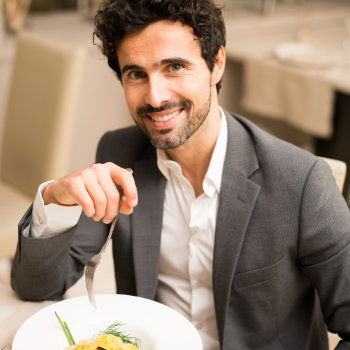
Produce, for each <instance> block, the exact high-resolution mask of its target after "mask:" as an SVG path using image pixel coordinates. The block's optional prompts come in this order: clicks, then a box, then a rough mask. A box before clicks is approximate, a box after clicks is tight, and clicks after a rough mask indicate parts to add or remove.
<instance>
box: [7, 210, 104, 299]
mask: <svg viewBox="0 0 350 350" xmlns="http://www.w3.org/2000/svg"><path fill="white" fill-rule="evenodd" d="M31 212H32V207H30V208H29V209H28V211H27V212H26V213H25V215H24V216H23V218H22V219H21V221H20V223H19V225H18V245H17V250H16V254H15V257H14V260H13V264H12V270H11V284H12V288H13V289H14V290H15V291H16V293H17V294H18V296H19V297H20V298H22V299H24V300H32V301H39V300H55V299H60V298H62V296H63V294H64V293H65V291H66V290H67V289H68V288H69V287H70V286H71V285H73V284H74V283H75V282H76V281H77V280H78V279H79V278H80V277H81V276H82V274H83V272H84V267H85V265H86V264H87V262H88V261H89V259H90V258H91V257H92V256H93V255H94V254H96V253H97V252H98V251H99V250H100V248H101V247H102V245H103V243H104V241H105V239H106V235H107V232H108V225H105V224H103V223H102V222H95V221H94V220H92V219H90V218H87V217H86V216H85V215H84V214H82V215H81V217H80V220H79V222H78V225H77V226H75V227H73V228H72V229H70V230H68V231H66V232H63V233H61V234H59V235H57V236H54V237H50V238H39V239H36V238H32V237H24V236H23V234H22V232H23V229H24V227H26V226H27V225H28V224H29V223H30V218H31Z"/></svg>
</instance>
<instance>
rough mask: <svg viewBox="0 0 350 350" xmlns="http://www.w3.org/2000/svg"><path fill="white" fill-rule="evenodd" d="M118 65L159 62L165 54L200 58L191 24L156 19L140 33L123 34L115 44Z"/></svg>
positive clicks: (165, 56) (166, 55)
mask: <svg viewBox="0 0 350 350" xmlns="http://www.w3.org/2000/svg"><path fill="white" fill-rule="evenodd" d="M117 54H118V60H119V63H120V65H121V66H122V65H123V64H126V63H130V61H137V62H135V63H137V64H142V62H143V61H146V62H148V61H149V60H151V61H155V62H156V61H159V60H162V59H165V58H169V57H173V56H174V57H179V56H181V57H183V56H185V57H187V58H188V57H192V59H195V58H198V59H200V58H201V50H200V46H199V42H198V40H197V39H196V37H195V35H194V34H193V30H192V28H191V27H189V26H186V25H183V24H182V23H180V22H169V21H159V22H155V23H152V24H150V25H149V26H147V27H146V28H145V29H143V30H142V31H141V32H137V33H131V34H127V35H126V36H125V37H124V38H123V39H122V41H121V42H120V44H119V47H118V51H117Z"/></svg>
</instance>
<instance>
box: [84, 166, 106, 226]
mask: <svg viewBox="0 0 350 350" xmlns="http://www.w3.org/2000/svg"><path fill="white" fill-rule="evenodd" d="M82 176H83V179H84V184H85V188H86V191H87V192H88V193H89V195H90V197H91V199H92V201H93V204H94V208H95V213H94V215H93V219H94V220H95V221H100V220H101V219H102V218H104V216H105V213H106V206H107V198H106V195H105V193H104V191H103V190H102V188H101V186H100V184H99V182H98V179H97V177H96V173H95V171H94V170H93V169H91V168H88V169H86V170H85V171H83V172H82Z"/></svg>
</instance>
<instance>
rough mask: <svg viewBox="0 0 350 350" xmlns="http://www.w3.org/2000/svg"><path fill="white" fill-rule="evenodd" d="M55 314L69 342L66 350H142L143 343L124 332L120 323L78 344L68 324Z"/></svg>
mask: <svg viewBox="0 0 350 350" xmlns="http://www.w3.org/2000/svg"><path fill="white" fill-rule="evenodd" d="M55 314H56V317H57V319H58V321H59V323H60V325H61V327H62V330H63V332H64V334H65V335H66V338H67V340H68V344H69V346H68V347H67V348H66V349H65V350H140V348H139V347H140V344H141V341H140V340H139V339H138V338H135V337H132V336H130V335H129V334H126V333H125V332H124V331H122V330H121V329H120V326H122V324H121V323H119V322H116V323H113V324H111V325H110V326H109V327H108V328H107V329H106V330H105V331H103V332H100V334H99V335H98V336H96V337H94V338H91V339H85V340H82V341H80V342H79V343H78V344H76V343H75V340H74V338H73V336H72V333H71V332H70V330H69V327H68V325H67V323H66V322H64V321H62V320H61V319H60V317H59V316H58V315H57V313H56V312H55Z"/></svg>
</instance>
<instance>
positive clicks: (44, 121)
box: [0, 31, 85, 258]
mask: <svg viewBox="0 0 350 350" xmlns="http://www.w3.org/2000/svg"><path fill="white" fill-rule="evenodd" d="M84 58H85V51H84V50H82V49H77V48H72V47H67V46H66V45H65V44H63V43H58V42H55V41H53V40H51V39H49V38H46V37H44V36H42V35H39V34H35V33H32V32H29V31H23V32H21V33H20V34H19V35H18V37H17V43H16V53H15V59H14V64H13V73H12V77H11V85H10V91H9V97H8V104H7V110H6V113H5V124H4V133H3V144H2V155H1V160H2V163H1V166H0V171H1V172H0V180H1V182H0V213H1V214H0V216H1V220H0V258H1V257H2V256H6V255H8V256H10V255H11V254H13V251H14V245H15V243H13V238H15V239H17V232H16V231H17V223H18V220H19V219H20V217H21V215H23V213H24V208H26V207H27V206H28V203H29V204H30V203H31V201H32V200H33V197H34V195H35V192H36V191H37V188H38V185H39V184H40V183H41V182H43V181H46V180H50V179H54V178H57V177H59V176H62V175H64V174H65V173H66V172H67V170H68V164H69V158H70V157H69V154H70V152H71V149H70V145H71V143H70V141H71V139H72V137H73V135H72V131H73V127H74V125H75V115H76V112H75V110H76V101H77V99H78V95H79V83H80V80H81V77H82V72H83V69H82V68H83V63H84ZM7 239H12V242H11V243H8V242H9V241H6V240H7ZM6 243H8V244H7V245H6Z"/></svg>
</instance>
